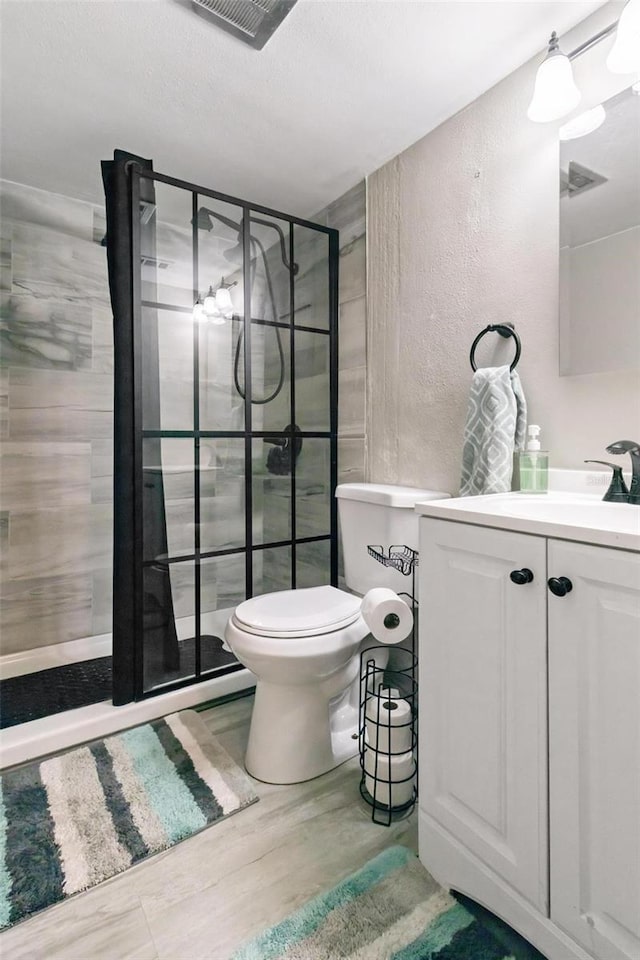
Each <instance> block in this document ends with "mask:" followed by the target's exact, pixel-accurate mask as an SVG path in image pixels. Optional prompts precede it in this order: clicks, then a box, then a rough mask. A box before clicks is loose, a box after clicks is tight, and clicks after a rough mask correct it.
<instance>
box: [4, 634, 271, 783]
mask: <svg viewBox="0 0 640 960" xmlns="http://www.w3.org/2000/svg"><path fill="white" fill-rule="evenodd" d="M215 639H216V640H217V638H215ZM203 640H204V638H203ZM183 643H184V645H185V665H186V662H187V661H188V659H189V657H190V654H192V651H190V650H189V649H188V647H189V643H188V639H185V640H184V641H182V642H181V646H182V645H183ZM220 645H221V643H220V641H219V640H218V641H217V643H216V644H215V645H213V644H212V645H211V647H212V650H211V653H212V654H213V653H214V652H217V651H218V648H219V646H220ZM204 646H205V645H203V650H204ZM191 647H193V644H191ZM110 648H111V636H110V635H109V634H107V635H103V636H101V637H90V638H87V639H83V640H73V641H69V642H68V643H63V644H56V645H55V646H52V647H43V648H40V649H36V650H31V651H24V652H22V653H20V654H17V655H7V656H4V657H0V677H1V678H2V680H1V681H0V695H2V700H3V712H4V714H5V719H9V720H15V719H16V718H17V719H22V718H23V717H22V716H20V714H21V711H23V716H24V720H25V722H16V723H14V724H11V725H10V724H7V725H6V726H5V729H3V730H2V734H1V737H0V768H4V767H8V766H13V765H15V764H18V763H23V762H25V761H27V760H32V759H35V758H37V757H40V756H43V755H45V754H48V753H52V752H55V751H57V750H63V749H66V748H67V747H71V746H75V745H77V744H79V743H84V742H86V741H88V740H93V739H97V738H99V737H103V736H106V735H108V734H110V733H114V732H116V731H118V730H122V729H124V728H126V727H130V726H135V725H136V724H138V723H146V722H147V721H149V720H153V719H156V718H157V717H162V716H165V715H166V714H168V713H174V712H175V711H177V710H184V709H187V708H189V707H194V706H197V705H198V704H201V703H206V702H207V701H210V700H215V699H218V698H219V697H225V696H228V695H230V694H233V693H237V692H239V691H241V690H244V689H249V688H251V687H252V686H254V685H255V678H254V677H253V674H251V673H250V672H249V671H248V670H246V669H244V668H243V667H241V666H240V664H237V661H235V660H234V659H232V657H231V655H230V654H229V653H226V652H225V651H222V650H220V651H219V652H220V653H221V654H222V655H223V658H224V660H225V663H224V664H221V665H220V673H218V674H212V675H211V676H210V677H207V679H206V680H202V681H200V682H199V683H194V684H191V685H189V686H185V687H181V688H180V689H178V690H170V691H167V692H166V693H162V692H159V693H158V694H157V695H155V696H153V697H149V698H148V699H145V700H140V701H137V702H133V703H128V704H125V705H124V706H120V707H114V706H113V704H112V703H111V702H110V699H104V697H110V689H111V677H110V673H111V656H110V653H111V649H110ZM234 665H236V669H235V670H234V671H233V672H231V671H230V670H229V667H231V668H233V667H234ZM203 666H206V667H208V668H212V667H213V668H214V669H215V664H214V661H213V660H211V661H210V662H206V661H204V660H203ZM222 671H224V672H222ZM69 686H71V687H73V688H74V689H69ZM7 693H8V694H9V696H8V697H7V695H6V694H7ZM74 697H75V700H74ZM30 698H32V699H38V700H39V701H41V702H39V703H36V704H32V703H30V702H29V700H30ZM21 700H22V701H23V702H21ZM8 701H9V702H8ZM96 701H99V702H96ZM65 707H72V709H65ZM51 708H52V709H51ZM34 714H35V716H34ZM29 715H30V716H32V717H34V719H27V717H28V716H29Z"/></svg>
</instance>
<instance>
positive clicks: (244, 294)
mask: <svg viewBox="0 0 640 960" xmlns="http://www.w3.org/2000/svg"><path fill="white" fill-rule="evenodd" d="M128 181H129V190H130V241H131V264H132V287H131V299H132V310H131V322H132V341H131V347H132V349H131V352H130V355H128V356H118V355H117V352H116V365H117V367H120V374H121V375H124V376H130V377H131V382H132V387H133V410H132V417H133V424H132V436H133V457H132V458H130V460H131V474H132V475H131V485H130V490H131V493H132V497H133V510H132V518H133V523H134V527H135V536H134V538H133V542H134V549H133V553H134V557H133V558H128V559H127V558H120V557H118V554H117V544H116V556H115V558H114V563H115V564H116V565H118V563H119V562H124V564H125V566H126V565H128V566H129V568H130V570H131V573H132V581H131V590H130V596H129V598H128V600H129V602H130V603H131V604H132V614H131V617H130V621H129V622H131V623H133V624H134V630H133V637H129V638H128V639H129V647H131V644H133V651H132V661H133V663H132V666H133V675H134V682H133V689H132V690H131V687H129V695H128V696H127V691H126V690H125V689H123V690H122V694H124V696H125V697H126V698H127V699H131V698H132V696H133V698H135V699H140V698H143V697H146V696H149V695H152V694H154V693H157V692H161V691H165V690H167V689H170V688H173V687H177V686H183V685H186V684H189V683H194V682H197V681H199V680H201V679H205V678H210V677H211V676H215V675H217V674H221V673H226V672H229V671H232V670H236V669H239V665H238V664H237V662H236V661H235V659H234V658H233V656H232V654H230V653H229V652H228V651H226V650H224V648H223V647H222V637H223V633H224V625H225V623H226V620H227V618H228V616H229V615H230V613H231V611H232V610H233V608H234V607H235V606H236V605H237V604H238V603H239V602H241V601H242V600H244V599H245V598H248V597H251V596H255V595H256V594H260V593H267V592H270V591H273V590H284V589H290V588H296V587H304V586H315V585H319V584H323V583H332V584H335V583H336V582H337V516H336V507H335V498H334V492H335V485H336V477H337V280H338V234H337V232H336V231H334V230H330V229H328V228H326V227H324V226H322V225H318V224H313V223H310V222H307V221H304V220H300V219H298V218H295V217H291V216H288V215H285V214H281V213H278V212H277V211H273V210H269V209H266V208H264V207H256V206H253V205H250V204H248V203H246V202H244V201H240V200H237V199H235V198H232V197H229V196H226V195H224V194H220V193H217V192H215V191H212V190H207V189H205V188H202V187H197V186H195V185H193V184H189V183H184V182H182V181H179V180H176V179H175V178H172V177H168V176H165V175H162V174H159V173H156V172H153V171H152V170H151V169H150V168H149V167H146V168H145V167H142V166H140V165H138V164H135V163H131V164H130V165H129V168H128ZM117 380H118V371H116V382H117ZM116 403H117V390H116ZM117 442H118V441H117V438H116V451H117ZM117 508H118V505H117V504H116V510H117ZM116 580H117V577H116ZM122 599H123V598H120V601H122ZM124 599H125V601H126V600H127V598H126V597H125V598H124ZM118 602H119V600H118V597H117V596H116V597H114V605H115V604H117V603H118ZM124 645H125V638H123V637H121V638H120V644H118V643H117V642H116V635H115V625H114V667H115V665H116V661H117V657H118V649H119V647H123V646H124ZM129 652H130V655H131V649H130V651H129ZM117 677H118V671H117V670H115V669H114V680H115V683H116V686H117ZM125 686H126V684H125ZM116 696H117V697H118V699H117V700H116ZM114 702H125V699H124V698H123V696H122V695H121V694H119V693H118V691H117V690H114Z"/></svg>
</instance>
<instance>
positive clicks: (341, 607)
mask: <svg viewBox="0 0 640 960" xmlns="http://www.w3.org/2000/svg"><path fill="white" fill-rule="evenodd" d="M361 602H362V601H361V599H360V597H354V596H353V594H351V593H345V592H344V591H343V590H338V589H337V588H336V587H309V588H307V589H304V590H280V591H278V592H277V593H266V594H264V595H263V596H261V597H253V598H252V599H251V600H245V601H244V602H243V603H241V604H240V605H239V606H238V607H236V610H235V619H236V621H237V622H238V625H239V626H240V627H241V628H242V629H244V630H247V631H248V632H249V633H258V634H264V636H268V637H273V636H275V637H287V636H290V637H299V636H312V635H314V634H318V633H328V632H329V631H331V630H339V629H341V628H342V627H346V626H348V625H349V624H350V623H353V621H354V620H357V618H358V616H359V615H360V605H361Z"/></svg>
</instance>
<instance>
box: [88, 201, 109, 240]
mask: <svg viewBox="0 0 640 960" xmlns="http://www.w3.org/2000/svg"><path fill="white" fill-rule="evenodd" d="M106 235H107V217H106V214H105V212H104V210H103V209H102V208H99V207H94V208H93V219H92V239H93V242H94V243H99V244H100V245H101V246H102V241H103V240H104V238H105V236H106Z"/></svg>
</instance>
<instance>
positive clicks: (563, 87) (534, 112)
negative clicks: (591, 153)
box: [527, 49, 581, 123]
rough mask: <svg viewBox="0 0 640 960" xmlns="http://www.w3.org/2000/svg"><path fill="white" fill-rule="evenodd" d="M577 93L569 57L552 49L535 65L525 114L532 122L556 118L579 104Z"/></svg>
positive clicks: (564, 114)
mask: <svg viewBox="0 0 640 960" xmlns="http://www.w3.org/2000/svg"><path fill="white" fill-rule="evenodd" d="M580 97H581V94H580V91H579V90H578V88H577V87H576V85H575V83H574V80H573V70H572V69H571V61H570V60H569V57H567V56H565V55H564V54H563V53H560V51H559V50H557V49H556V50H553V51H551V52H550V53H549V54H548V56H547V57H546V59H545V60H543V61H542V63H541V64H540V66H539V67H538V72H537V74H536V83H535V87H534V89H533V97H532V98H531V103H530V104H529V109H528V110H527V116H528V117H529V119H530V120H533V121H535V123H548V122H549V121H551V120H559V119H560V118H561V117H566V115H567V114H568V113H571V111H572V110H573V109H574V108H575V107H577V106H578V104H579V103H580Z"/></svg>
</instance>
